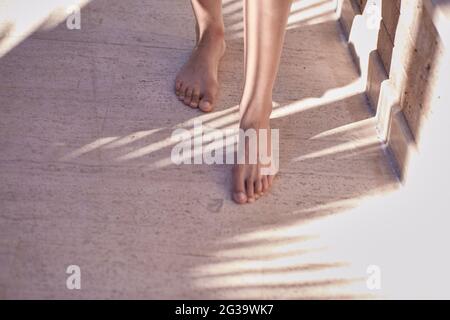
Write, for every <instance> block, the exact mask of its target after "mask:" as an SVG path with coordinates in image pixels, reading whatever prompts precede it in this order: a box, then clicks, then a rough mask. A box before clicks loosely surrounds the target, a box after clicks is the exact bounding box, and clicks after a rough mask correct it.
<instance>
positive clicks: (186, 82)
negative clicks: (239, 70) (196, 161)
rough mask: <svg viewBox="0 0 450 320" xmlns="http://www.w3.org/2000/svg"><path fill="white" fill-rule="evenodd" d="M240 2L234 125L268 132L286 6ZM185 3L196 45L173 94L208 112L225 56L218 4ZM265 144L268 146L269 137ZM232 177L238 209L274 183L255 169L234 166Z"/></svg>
mask: <svg viewBox="0 0 450 320" xmlns="http://www.w3.org/2000/svg"><path fill="white" fill-rule="evenodd" d="M243 1H244V46H245V57H244V59H245V80H244V88H243V92H242V97H241V102H240V105H239V114H240V124H239V125H240V128H242V129H244V130H246V129H249V128H252V129H255V130H256V131H258V130H260V129H269V128H270V120H269V118H270V114H271V112H272V90H273V86H274V82H275V78H276V75H277V72H278V67H279V62H280V56H281V51H282V47H283V42H284V35H285V30H286V23H287V19H288V16H289V11H290V6H291V2H292V1H291V0H257V1H256V0H243ZM191 2H192V7H193V10H194V14H195V17H196V21H197V26H196V31H197V45H196V47H195V48H194V50H193V52H192V55H191V57H190V58H189V60H188V61H187V62H186V64H185V65H184V66H183V67H182V69H181V71H180V72H179V74H178V76H177V78H176V81H175V91H176V94H177V96H178V97H179V98H180V100H182V101H183V102H184V103H185V104H186V105H188V106H190V107H192V108H200V109H201V110H202V111H205V112H209V111H211V110H213V108H214V106H215V103H216V102H217V95H218V92H219V83H218V77H217V73H218V66H219V63H220V59H221V57H222V56H223V54H224V52H225V41H224V24H223V18H222V12H221V1H220V0H192V1H191ZM267 132H269V130H267ZM267 141H268V142H270V137H269V138H268V139H267ZM246 149H248V146H246ZM269 150H270V149H269ZM232 174H233V186H232V188H233V190H232V193H233V194H232V196H233V199H234V201H235V202H237V203H239V204H244V203H252V202H254V201H255V200H257V199H258V198H260V197H261V196H262V195H263V194H264V193H266V192H267V191H268V190H269V188H270V187H271V185H272V183H273V179H274V176H272V175H268V176H266V175H262V174H261V165H260V164H259V163H256V164H249V163H248V162H246V163H245V164H236V165H234V167H233V173H232Z"/></svg>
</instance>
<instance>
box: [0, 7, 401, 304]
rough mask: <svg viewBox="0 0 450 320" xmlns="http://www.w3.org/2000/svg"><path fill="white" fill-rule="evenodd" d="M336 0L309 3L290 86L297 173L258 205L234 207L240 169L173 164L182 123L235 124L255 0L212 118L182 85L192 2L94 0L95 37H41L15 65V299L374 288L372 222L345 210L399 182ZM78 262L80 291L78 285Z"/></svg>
mask: <svg viewBox="0 0 450 320" xmlns="http://www.w3.org/2000/svg"><path fill="white" fill-rule="evenodd" d="M332 4H333V1H331V0H330V1H304V2H296V3H295V4H294V7H293V13H292V15H291V18H290V22H289V31H288V33H287V37H286V44H285V50H284V53H283V57H282V65H281V69H280V72H279V77H278V80H277V85H276V89H275V93H274V100H275V101H274V102H275V103H276V106H277V107H276V109H275V111H274V115H273V118H274V120H273V126H274V128H280V140H281V143H280V148H281V153H280V157H281V159H280V161H281V172H280V174H279V177H278V179H277V180H276V185H275V187H274V188H273V190H272V192H271V193H270V195H268V196H266V197H264V198H263V199H262V200H259V201H258V202H257V203H256V204H254V205H247V206H238V205H235V204H234V203H233V202H232V201H231V199H230V190H229V186H230V182H231V181H230V174H229V173H230V167H229V166H227V165H221V166H220V165H215V166H208V165H195V166H190V165H181V166H175V165H173V164H171V163H170V152H171V147H172V144H171V141H170V136H171V133H172V132H173V130H174V129H175V128H177V127H185V128H191V126H192V121H193V120H194V119H202V120H204V121H205V122H207V124H208V125H209V126H212V127H217V128H223V127H227V126H236V125H237V121H238V116H237V109H236V105H237V103H238V102H239V96H240V86H241V83H242V68H243V57H242V55H243V39H242V16H241V12H240V8H241V7H240V6H241V4H240V1H233V0H228V1H227V0H224V14H225V17H226V24H227V27H228V34H227V38H228V51H227V52H226V55H225V58H224V60H223V64H222V66H221V70H220V79H221V83H222V93H221V99H220V102H219V105H218V107H217V109H216V110H215V111H214V112H213V113H211V114H207V115H203V114H201V113H200V112H197V111H195V110H191V109H190V108H187V107H185V106H184V105H182V104H181V103H180V102H179V101H178V100H177V99H176V97H175V96H174V94H173V90H172V88H173V80H174V76H175V74H176V72H177V70H178V69H179V68H180V66H181V65H182V64H183V62H184V61H185V60H186V58H187V57H188V55H189V51H190V48H191V47H192V45H193V39H194V32H193V24H194V21H193V17H192V14H191V8H190V5H189V4H188V2H187V1H175V0H170V1H168V0H159V1H157V0H153V1H150V0H128V1H119V0H108V1H106V0H93V1H91V2H89V3H88V4H87V5H86V6H85V7H84V8H83V10H82V13H81V17H82V28H81V30H68V29H67V28H66V25H65V23H61V24H59V25H57V26H56V27H54V28H50V29H48V30H38V31H37V32H35V33H33V34H32V35H31V36H29V37H27V38H26V39H25V40H24V41H23V42H21V43H20V44H18V45H17V46H15V47H14V48H13V49H12V50H11V51H9V52H8V53H7V54H6V55H4V56H3V57H1V58H0V110H1V117H0V180H1V184H0V268H1V269H0V298H8V299H11V298H318V297H319V298H363V297H373V296H376V293H374V292H372V291H370V290H368V288H367V287H366V277H367V274H366V267H367V266H369V265H371V264H373V263H375V264H376V261H375V262H374V261H373V258H374V257H373V256H370V255H369V254H365V253H364V252H365V251H364V250H366V249H367V248H366V247H364V246H363V245H361V246H360V247H358V243H359V242H360V241H361V239H363V238H364V232H363V231H362V230H364V229H359V231H358V232H354V230H353V227H352V226H353V224H352V223H353V222H352V221H353V220H351V219H350V220H349V219H347V218H343V219H344V220H336V219H340V218H339V216H340V215H341V214H343V215H344V217H349V216H348V215H345V214H344V212H348V210H353V209H354V208H358V204H359V203H361V201H364V199H370V198H371V197H372V196H375V195H381V194H385V193H386V192H388V191H391V190H393V189H395V188H396V187H397V179H396V177H395V175H394V174H393V171H392V169H391V167H390V164H389V161H388V160H387V158H386V157H385V154H384V153H383V150H382V148H381V145H380V144H379V142H378V139H377V136H376V131H375V129H374V120H373V115H372V113H371V112H370V110H369V108H368V106H367V104H366V100H365V97H364V94H362V93H361V85H360V79H359V75H358V73H357V71H356V69H355V68H354V64H353V62H352V60H351V56H350V54H349V51H348V48H347V46H346V42H345V41H344V40H343V39H342V36H341V32H340V28H339V25H338V22H337V21H336V19H335V17H334V15H333V14H331V13H330V12H331V9H330V8H332ZM358 217H359V219H360V220H359V223H360V224H361V225H366V223H369V222H368V221H371V219H372V218H370V217H367V214H366V215H362V216H361V215H358ZM366 218H367V219H368V220H367V221H366V220H364V219H366ZM333 219H334V220H333ZM346 219H347V220H346ZM361 219H362V220H361ZM333 221H341V223H338V222H336V223H334V222H333ZM355 221H356V220H355ZM317 222H319V223H321V222H324V223H325V224H323V225H321V227H317V226H316V227H314V226H315V223H317ZM328 222H330V223H329V224H327V223H328ZM355 223H356V222H355ZM336 230H339V233H336ZM350 233H351V234H353V235H354V236H355V237H354V238H349V234H350ZM344 238H345V241H343V240H342V239H344ZM324 241H325V242H324ZM350 246H353V247H357V250H356V251H355V250H353V251H352V250H350V251H348V250H347V249H348V248H349V247H350ZM355 257H357V258H355ZM72 264H75V265H78V266H80V268H81V273H82V289H81V290H68V289H66V286H65V282H66V278H67V276H68V275H67V274H66V273H65V271H66V268H67V266H68V265H72Z"/></svg>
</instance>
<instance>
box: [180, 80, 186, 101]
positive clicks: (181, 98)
mask: <svg viewBox="0 0 450 320" xmlns="http://www.w3.org/2000/svg"><path fill="white" fill-rule="evenodd" d="M186 89H187V87H186V86H185V85H184V84H182V85H181V89H180V91H179V93H178V99H180V100H181V101H183V100H184V96H185V95H186Z"/></svg>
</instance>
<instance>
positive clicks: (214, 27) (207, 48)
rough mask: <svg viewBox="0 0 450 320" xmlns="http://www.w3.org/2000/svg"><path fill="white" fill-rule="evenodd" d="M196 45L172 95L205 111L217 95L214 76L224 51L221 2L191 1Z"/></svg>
mask: <svg viewBox="0 0 450 320" xmlns="http://www.w3.org/2000/svg"><path fill="white" fill-rule="evenodd" d="M191 4H192V8H193V10H194V14H195V18H196V20H197V24H196V34H197V44H196V46H195V48H194V49H193V51H192V54H191V56H190V58H189V60H188V61H187V62H186V64H185V65H184V66H183V67H182V69H181V70H180V72H179V73H178V75H177V78H176V80H175V93H176V95H177V96H178V97H179V98H180V100H181V101H183V102H184V104H186V105H187V106H190V107H192V108H200V109H201V110H202V111H205V112H209V111H211V110H212V109H213V107H214V103H215V102H216V100H217V95H218V92H219V83H218V79H217V73H218V69H219V62H220V59H221V58H222V56H223V54H224V52H225V41H224V24H223V19H222V3H221V0H191Z"/></svg>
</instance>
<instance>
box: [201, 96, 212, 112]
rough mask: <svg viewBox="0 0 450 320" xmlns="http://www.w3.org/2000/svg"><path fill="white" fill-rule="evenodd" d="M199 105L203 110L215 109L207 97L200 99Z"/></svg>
mask: <svg viewBox="0 0 450 320" xmlns="http://www.w3.org/2000/svg"><path fill="white" fill-rule="evenodd" d="M198 106H199V108H200V109H201V110H202V111H203V112H210V111H211V110H212V109H213V105H212V103H211V102H210V101H208V100H205V99H202V100H200V103H199V105H198Z"/></svg>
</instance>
